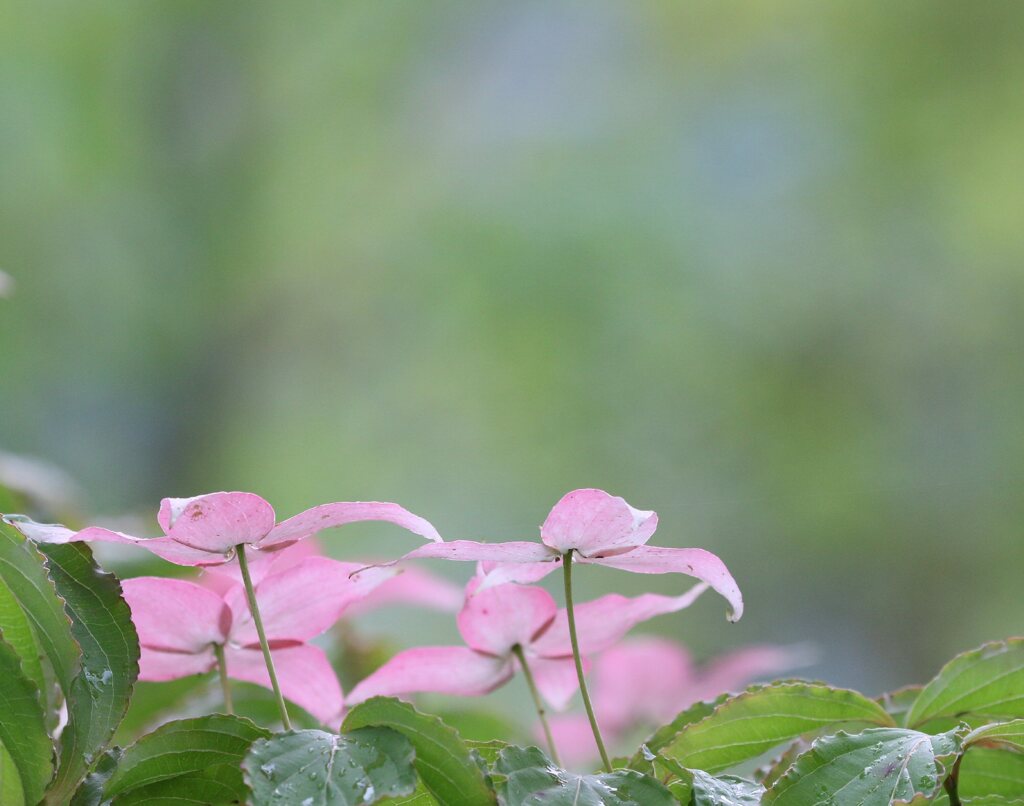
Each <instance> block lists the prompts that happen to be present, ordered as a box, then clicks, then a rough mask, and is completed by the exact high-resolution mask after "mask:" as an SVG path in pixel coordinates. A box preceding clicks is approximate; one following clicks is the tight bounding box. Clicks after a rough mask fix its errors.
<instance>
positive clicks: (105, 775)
mask: <svg viewBox="0 0 1024 806" xmlns="http://www.w3.org/2000/svg"><path fill="white" fill-rule="evenodd" d="M120 759H121V750H120V748H117V747H113V748H111V749H110V750H107V751H106V752H105V753H104V754H103V755H102V756H100V758H99V761H97V762H96V764H95V765H94V766H93V768H92V772H90V773H89V774H88V775H87V776H85V780H84V781H82V783H80V784H79V785H78V789H76V790H75V796H74V797H73V798H71V803H70V806H100V804H102V803H103V802H104V797H103V787H105V786H106V785H107V781H109V780H110V776H111V775H113V774H114V770H116V769H117V762H118V761H119V760H120Z"/></svg>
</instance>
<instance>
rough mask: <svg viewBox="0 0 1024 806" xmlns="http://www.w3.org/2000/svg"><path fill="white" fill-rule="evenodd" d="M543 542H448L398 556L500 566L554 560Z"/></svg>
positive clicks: (423, 547) (552, 554)
mask: <svg viewBox="0 0 1024 806" xmlns="http://www.w3.org/2000/svg"><path fill="white" fill-rule="evenodd" d="M557 556H558V555H556V554H555V553H554V552H553V551H552V550H551V549H549V548H548V547H547V546H545V545H544V544H543V543H536V542H527V541H524V540H513V541H510V542H507V543H479V542H477V541H476V540H449V541H446V542H444V543H431V544H429V545H426V546H420V547H419V548H418V549H415V550H413V551H410V552H409V553H408V554H405V555H403V556H402V557H400V558H399V559H398V560H397V562H401V561H402V560H421V559H436V560H456V561H459V562H480V561H491V562H499V563H537V562H552V561H553V560H555V559H556V558H557Z"/></svg>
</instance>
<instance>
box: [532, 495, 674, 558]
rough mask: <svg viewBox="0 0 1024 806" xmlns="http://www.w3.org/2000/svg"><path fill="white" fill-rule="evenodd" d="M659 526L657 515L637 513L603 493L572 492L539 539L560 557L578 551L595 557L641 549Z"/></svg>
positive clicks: (541, 531)
mask: <svg viewBox="0 0 1024 806" xmlns="http://www.w3.org/2000/svg"><path fill="white" fill-rule="evenodd" d="M657 526H658V516H657V515H656V514H655V513H653V512H649V511H645V510H640V509H634V508H633V507H631V506H630V505H629V504H627V503H626V501H625V499H622V498H619V497H618V496H615V495H610V494H608V493H606V492H605V491H604V490H594V489H585V490H573V491H572V492H571V493H568V494H566V495H565V496H563V497H562V500H561V501H559V502H558V503H557V504H555V506H554V508H553V509H552V510H551V512H550V514H549V515H548V517H547V519H546V520H545V521H544V525H543V526H541V527H540V537H541V540H543V541H544V543H545V544H546V545H548V546H551V548H553V549H555V550H556V551H558V552H559V553H560V554H565V553H566V552H567V551H569V549H576V550H577V551H578V552H579V553H580V554H582V555H583V556H584V557H596V556H604V555H607V554H614V553H617V552H620V551H625V550H628V549H630V548H633V547H634V546H642V545H643V544H644V543H646V542H647V541H648V540H649V539H650V537H651V535H652V534H654V530H655V529H656V528H657Z"/></svg>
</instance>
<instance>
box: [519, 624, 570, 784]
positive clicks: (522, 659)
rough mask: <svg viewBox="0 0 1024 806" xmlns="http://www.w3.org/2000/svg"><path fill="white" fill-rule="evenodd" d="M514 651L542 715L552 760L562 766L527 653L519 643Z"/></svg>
mask: <svg viewBox="0 0 1024 806" xmlns="http://www.w3.org/2000/svg"><path fill="white" fill-rule="evenodd" d="M512 651H513V652H514V653H515V656H516V657H517V658H518V659H519V665H520V666H522V667H523V677H525V678H526V685H527V686H529V688H530V696H531V697H533V705H534V707H535V708H536V709H537V716H538V717H540V724H541V727H542V728H544V738H545V739H547V742H548V750H549V751H550V752H551V760H552V761H554V762H555V764H557V765H558V766H559V767H561V766H562V762H561V760H560V759H559V758H558V749H557V748H556V747H555V737H554V736H552V735H551V726H550V725H549V724H548V717H547V712H546V711H545V710H544V701H543V700H542V699H541V698H540V692H539V691H537V684H536V682H534V679H533V672H531V671H530V665H529V664H528V663H527V662H526V653H525V652H523V648H522V647H521V646H519V644H516V645H515V646H514V647H512Z"/></svg>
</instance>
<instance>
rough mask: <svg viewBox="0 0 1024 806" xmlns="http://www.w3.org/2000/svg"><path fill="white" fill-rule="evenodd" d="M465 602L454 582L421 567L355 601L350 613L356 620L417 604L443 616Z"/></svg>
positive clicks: (386, 581)
mask: <svg viewBox="0 0 1024 806" xmlns="http://www.w3.org/2000/svg"><path fill="white" fill-rule="evenodd" d="M296 545H302V543H296ZM371 570H372V569H367V570H366V571H363V572H362V574H366V573H370V571H371ZM362 574H359V575H358V576H362ZM462 600H463V593H462V588H460V587H459V586H458V585H456V584H454V583H453V582H449V581H448V580H447V579H443V578H442V577H439V576H436V575H434V574H430V573H427V572H426V571H423V570H421V569H419V568H404V569H402V570H401V571H399V573H398V575H397V576H393V577H391V578H390V579H387V580H385V581H384V582H382V583H381V584H380V585H379V586H378V587H376V588H375V589H374V590H373V591H371V592H370V593H369V595H367V596H366V597H365V598H363V599H360V600H359V601H358V602H353V603H352V605H351V606H350V607H349V608H348V610H347V611H346V614H347V616H348V617H349V618H352V617H354V616H357V615H359V614H360V613H367V612H369V611H371V610H376V609H377V608H379V607H387V606H389V605H413V606H414V607H420V608H427V609H429V610H437V611H440V612H442V613H457V612H458V610H459V608H460V607H462Z"/></svg>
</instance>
